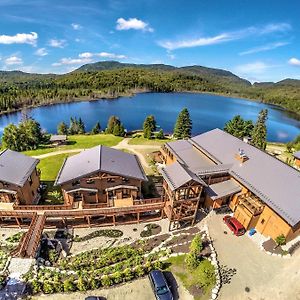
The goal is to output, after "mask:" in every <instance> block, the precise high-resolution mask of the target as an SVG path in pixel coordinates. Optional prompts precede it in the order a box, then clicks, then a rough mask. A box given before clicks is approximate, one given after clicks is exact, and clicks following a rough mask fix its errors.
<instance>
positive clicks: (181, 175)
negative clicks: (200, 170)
mask: <svg viewBox="0 0 300 300" xmlns="http://www.w3.org/2000/svg"><path fill="white" fill-rule="evenodd" d="M161 174H162V176H163V178H164V179H165V180H166V181H167V183H168V185H169V187H170V188H171V189H172V190H173V191H174V190H176V189H178V188H179V187H181V186H183V185H184V184H186V183H187V182H189V181H191V180H194V181H196V182H199V183H201V184H202V185H204V186H206V183H205V182H204V181H203V180H202V179H201V178H199V177H198V176H197V175H196V174H194V173H193V172H191V171H189V170H188V169H187V168H186V167H184V166H183V165H182V164H180V163H179V162H177V161H176V162H174V163H173V164H171V165H169V166H166V167H164V168H162V169H161Z"/></svg>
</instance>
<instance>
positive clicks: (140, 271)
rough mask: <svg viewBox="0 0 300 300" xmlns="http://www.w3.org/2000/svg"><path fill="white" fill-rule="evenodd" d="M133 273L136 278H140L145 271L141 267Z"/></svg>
mask: <svg viewBox="0 0 300 300" xmlns="http://www.w3.org/2000/svg"><path fill="white" fill-rule="evenodd" d="M134 271H135V273H136V275H137V276H138V277H142V276H144V275H145V270H144V268H143V267H142V266H137V267H136V268H135V270H134Z"/></svg>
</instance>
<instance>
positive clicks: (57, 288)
mask: <svg viewBox="0 0 300 300" xmlns="http://www.w3.org/2000/svg"><path fill="white" fill-rule="evenodd" d="M53 287H54V290H55V292H56V293H61V292H63V291H64V286H63V283H62V282H61V281H59V280H57V279H55V280H54V281H53Z"/></svg>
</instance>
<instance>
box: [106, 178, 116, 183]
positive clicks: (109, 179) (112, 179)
mask: <svg viewBox="0 0 300 300" xmlns="http://www.w3.org/2000/svg"><path fill="white" fill-rule="evenodd" d="M107 182H115V179H114V178H107Z"/></svg>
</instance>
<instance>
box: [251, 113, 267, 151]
mask: <svg viewBox="0 0 300 300" xmlns="http://www.w3.org/2000/svg"><path fill="white" fill-rule="evenodd" d="M267 119H268V110H267V109H263V110H261V111H260V113H259V115H258V118H257V121H256V123H255V126H254V128H253V132H252V142H251V143H252V145H253V146H255V147H257V148H259V149H262V150H265V149H266V146H267V126H266V121H267Z"/></svg>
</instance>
